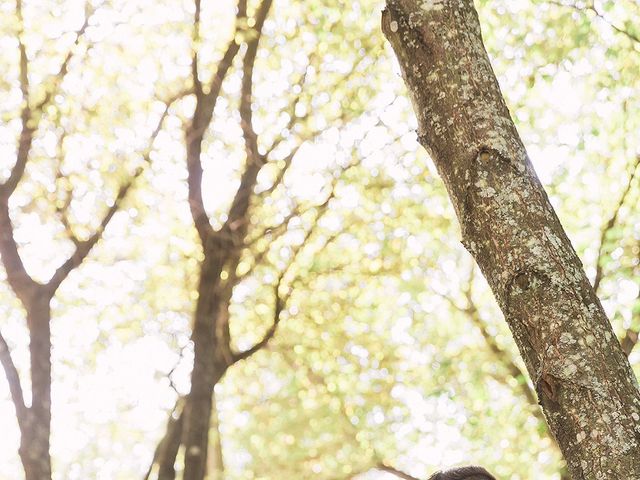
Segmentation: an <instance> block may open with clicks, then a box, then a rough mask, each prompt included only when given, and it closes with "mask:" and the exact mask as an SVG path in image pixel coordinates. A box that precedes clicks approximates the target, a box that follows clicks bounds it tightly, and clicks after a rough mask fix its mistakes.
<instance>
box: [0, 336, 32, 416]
mask: <svg viewBox="0 0 640 480" xmlns="http://www.w3.org/2000/svg"><path fill="white" fill-rule="evenodd" d="M0 363H2V368H4V373H5V376H6V377H7V383H8V384H9V392H10V393H11V400H12V401H13V405H14V407H15V409H16V417H17V419H18V423H20V427H21V428H22V426H23V424H24V422H25V421H26V415H27V407H26V406H25V404H24V395H23V393H22V384H21V382H20V375H19V374H18V369H17V368H16V365H15V363H13V358H12V357H11V351H10V349H9V345H8V344H7V342H6V340H5V339H4V337H3V336H2V333H0Z"/></svg>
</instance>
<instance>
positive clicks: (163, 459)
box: [143, 397, 185, 480]
mask: <svg viewBox="0 0 640 480" xmlns="http://www.w3.org/2000/svg"><path fill="white" fill-rule="evenodd" d="M184 416H185V415H184V398H183V397H179V398H178V399H177V400H176V404H175V405H174V407H173V410H172V411H171V414H170V415H169V420H168V421H167V427H166V430H165V434H164V437H162V439H161V440H160V442H159V443H158V445H157V447H156V449H155V451H154V452H153V459H152V461H151V464H150V465H149V468H148V469H147V472H146V474H145V476H144V477H143V480H149V478H150V477H151V473H152V472H153V467H154V466H156V465H157V466H158V476H157V479H158V480H174V479H175V478H176V471H175V467H174V465H175V462H176V457H177V456H178V451H179V449H180V441H181V438H182V425H183V421H184Z"/></svg>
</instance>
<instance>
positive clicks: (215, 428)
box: [207, 392, 224, 480]
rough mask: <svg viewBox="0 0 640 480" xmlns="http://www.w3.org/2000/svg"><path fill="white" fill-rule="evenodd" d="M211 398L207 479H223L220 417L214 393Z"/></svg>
mask: <svg viewBox="0 0 640 480" xmlns="http://www.w3.org/2000/svg"><path fill="white" fill-rule="evenodd" d="M211 398H212V400H213V403H212V407H213V408H212V410H211V431H210V436H211V438H210V443H211V445H210V447H209V468H208V470H209V475H208V477H207V478H208V480H223V479H224V457H223V456H222V436H221V435H220V417H219V415H218V406H217V404H216V394H215V392H214V393H213V396H212V397H211Z"/></svg>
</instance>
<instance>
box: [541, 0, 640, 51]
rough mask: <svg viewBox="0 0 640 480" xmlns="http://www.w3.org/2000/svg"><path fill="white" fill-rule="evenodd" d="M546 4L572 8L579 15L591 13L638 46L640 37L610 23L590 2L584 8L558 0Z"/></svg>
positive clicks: (548, 1) (550, 0) (551, 0)
mask: <svg viewBox="0 0 640 480" xmlns="http://www.w3.org/2000/svg"><path fill="white" fill-rule="evenodd" d="M547 3H550V4H552V5H556V6H558V7H565V8H572V9H573V10H576V11H578V12H580V13H583V14H584V13H586V12H589V11H590V12H593V13H594V14H595V16H596V17H597V18H599V19H600V20H602V21H603V22H604V23H606V24H607V25H609V27H611V28H612V29H614V30H615V31H616V32H618V33H620V34H622V35H624V36H625V37H627V38H628V39H629V40H631V41H632V42H634V43H637V44H640V37H638V35H636V34H634V33H632V32H630V31H628V30H625V29H624V28H621V27H619V26H617V25H616V24H615V23H613V22H612V21H610V20H609V19H608V18H607V17H605V16H604V14H603V13H602V12H600V10H598V9H597V8H596V6H595V5H594V4H593V2H590V3H589V4H586V5H584V6H581V5H576V4H575V3H562V2H561V1H558V0H547Z"/></svg>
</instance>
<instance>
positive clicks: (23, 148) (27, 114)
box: [0, 0, 34, 200]
mask: <svg viewBox="0 0 640 480" xmlns="http://www.w3.org/2000/svg"><path fill="white" fill-rule="evenodd" d="M16 15H17V17H18V23H19V30H18V35H17V36H18V51H19V53H20V61H19V63H20V74H19V79H20V91H21V92H22V109H21V112H20V121H21V130H20V138H19V140H18V153H17V155H16V162H15V164H14V166H13V168H12V169H11V173H10V174H9V178H7V180H6V181H5V182H4V183H2V184H0V200H6V199H8V198H9V197H10V196H11V194H12V193H13V192H14V191H15V189H16V188H17V186H18V184H19V183H20V180H21V179H22V177H23V175H24V172H25V169H26V166H27V161H28V159H29V151H30V150H31V143H32V141H33V132H34V126H33V125H32V118H31V117H32V111H31V107H30V106H29V100H30V99H29V59H28V57H27V49H26V47H25V45H24V42H23V41H22V34H23V33H24V19H23V17H22V0H16Z"/></svg>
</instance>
